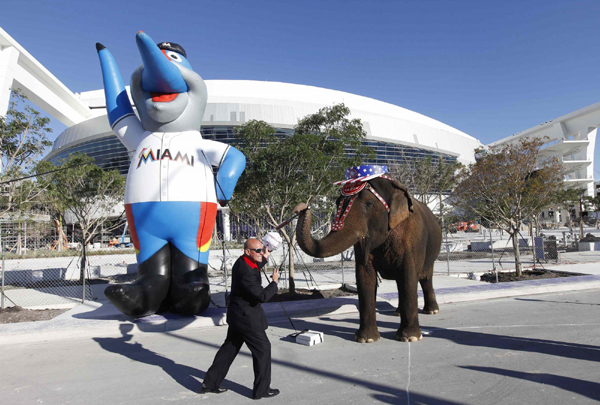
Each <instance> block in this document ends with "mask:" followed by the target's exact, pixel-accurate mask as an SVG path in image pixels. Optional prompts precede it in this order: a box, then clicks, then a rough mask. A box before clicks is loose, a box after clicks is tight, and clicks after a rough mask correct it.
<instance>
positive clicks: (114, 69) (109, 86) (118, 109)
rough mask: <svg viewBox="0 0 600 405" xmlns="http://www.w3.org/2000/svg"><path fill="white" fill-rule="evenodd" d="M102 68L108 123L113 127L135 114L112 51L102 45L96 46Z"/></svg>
mask: <svg viewBox="0 0 600 405" xmlns="http://www.w3.org/2000/svg"><path fill="white" fill-rule="evenodd" d="M96 50H97V51H98V57H99V58H100V68H101V69H102V80H103V82H104V96H105V98H106V111H107V113H108V122H109V124H110V126H111V127H112V126H113V125H114V123H115V122H117V121H118V120H119V119H121V118H122V117H125V116H127V115H131V114H133V108H132V107H131V102H130V101H129V96H127V91H126V90H125V85H124V84H123V78H122V77H121V72H119V67H118V66H117V62H116V61H115V58H114V57H113V56H112V54H111V53H110V51H109V50H108V49H106V48H105V47H104V45H102V44H101V43H97V44H96Z"/></svg>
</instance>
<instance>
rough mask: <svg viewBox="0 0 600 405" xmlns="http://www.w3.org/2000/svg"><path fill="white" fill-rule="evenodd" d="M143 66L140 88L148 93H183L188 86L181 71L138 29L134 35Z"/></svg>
mask: <svg viewBox="0 0 600 405" xmlns="http://www.w3.org/2000/svg"><path fill="white" fill-rule="evenodd" d="M135 42H136V43H137V46H138V49H139V51H140V55H141V56H142V61H143V63H144V68H143V70H142V89H144V91H147V92H150V93H165V94H173V93H185V92H186V91H188V86H187V83H186V82H185V80H184V79H183V76H181V72H180V71H179V69H178V68H177V66H175V65H174V64H173V62H171V61H169V59H167V57H166V56H165V54H163V52H162V51H161V50H160V49H159V48H158V46H156V44H155V43H154V41H153V40H152V38H150V36H149V35H148V34H146V33H145V32H142V31H139V32H138V33H137V34H136V36H135Z"/></svg>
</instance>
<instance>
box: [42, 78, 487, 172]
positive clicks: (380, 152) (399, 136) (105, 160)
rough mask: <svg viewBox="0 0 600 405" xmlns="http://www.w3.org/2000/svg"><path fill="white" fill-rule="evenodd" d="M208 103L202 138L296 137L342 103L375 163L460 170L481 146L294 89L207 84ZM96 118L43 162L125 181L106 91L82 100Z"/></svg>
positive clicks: (336, 96) (411, 117) (332, 96)
mask: <svg viewBox="0 0 600 405" xmlns="http://www.w3.org/2000/svg"><path fill="white" fill-rule="evenodd" d="M206 85H207V88H208V95H209V96H208V103H207V107H206V111H205V113H204V119H203V123H202V128H201V132H202V135H203V137H204V138H207V139H212V140H216V141H220V142H225V143H232V142H234V141H235V139H236V138H235V134H236V129H237V128H239V127H240V126H241V125H243V124H244V123H245V122H247V121H250V120H262V121H265V122H267V123H269V124H270V125H272V126H273V127H274V128H276V131H277V133H279V134H281V135H285V134H291V133H293V130H294V126H295V125H296V124H297V123H298V120H300V119H301V118H303V117H304V116H306V115H308V114H313V113H316V112H317V111H318V110H319V109H320V108H323V107H326V106H332V105H334V104H338V103H344V104H345V105H346V106H347V107H349V108H350V110H351V117H352V118H359V119H361V121H362V123H363V126H364V128H365V131H366V133H367V140H366V141H365V144H367V145H369V146H370V147H372V148H373V149H374V150H375V152H376V157H375V161H372V162H369V163H378V164H388V163H391V162H400V161H403V160H407V159H408V160H411V159H422V158H425V157H428V156H431V157H432V158H433V159H438V158H439V157H441V158H443V159H444V160H447V161H454V160H459V161H460V162H462V163H469V162H472V161H473V150H474V149H475V148H476V147H478V146H481V143H480V142H479V141H478V140H477V139H475V138H473V137H471V136H469V135H467V134H465V133H463V132H460V131H458V130H456V129H454V128H452V127H450V126H448V125H446V124H443V123H441V122H439V121H436V120H434V119H431V118H428V117H426V116H424V115H421V114H418V113H415V112H413V111H410V110H407V109H405V108H402V107H398V106H395V105H392V104H388V103H384V102H381V101H377V100H373V99H370V98H367V97H361V96H357V95H354V94H350V93H345V92H341V91H334V90H328V89H323V88H318V87H312V86H303V85H296V84H289V83H276V82H262V81H260V82H259V81H245V80H206ZM77 96H78V98H79V100H80V101H81V102H82V103H84V104H85V105H87V106H88V107H89V109H90V110H91V111H92V112H93V116H91V117H89V118H87V119H85V120H82V121H81V122H79V123H77V124H75V125H72V126H70V127H69V128H67V129H66V130H65V131H64V132H63V133H62V134H60V136H59V137H58V138H57V139H56V141H55V142H54V146H53V148H52V151H51V152H50V154H49V155H48V156H47V157H46V159H48V160H50V161H52V162H55V163H58V162H59V161H60V160H62V159H64V158H66V157H68V156H69V155H70V154H72V153H73V152H82V153H86V154H88V155H89V156H92V157H93V158H94V159H95V160H96V163H97V164H98V165H99V166H102V167H104V168H110V169H113V168H114V169H118V170H120V171H121V173H123V174H125V173H126V172H127V170H128V168H129V153H128V151H127V150H126V149H125V147H124V146H123V145H122V144H121V142H120V141H119V140H118V139H117V137H116V136H115V135H114V134H113V132H112V130H111V129H110V127H109V125H108V119H107V117H106V109H105V101H104V91H103V90H95V91H89V92H85V93H81V94H78V95H77Z"/></svg>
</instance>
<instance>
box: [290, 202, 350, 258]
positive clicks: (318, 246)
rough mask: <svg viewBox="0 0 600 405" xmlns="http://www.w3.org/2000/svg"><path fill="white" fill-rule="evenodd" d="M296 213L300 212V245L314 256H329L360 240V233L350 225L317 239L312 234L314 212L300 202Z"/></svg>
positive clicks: (297, 228) (298, 232) (298, 234)
mask: <svg viewBox="0 0 600 405" xmlns="http://www.w3.org/2000/svg"><path fill="white" fill-rule="evenodd" d="M294 213H298V226H297V227H296V237H297V238H298V245H299V246H300V248H301V249H302V250H303V251H304V253H306V254H308V255H310V256H313V257H329V256H333V255H337V254H339V253H342V252H344V251H345V250H347V249H348V248H350V247H352V246H353V245H354V244H355V243H356V242H358V241H359V239H360V235H358V233H356V232H354V231H351V230H350V227H346V228H345V229H341V230H339V231H334V232H330V233H329V235H327V236H326V237H325V238H323V239H321V240H316V239H314V238H313V237H312V235H311V234H310V224H311V222H312V214H311V213H310V209H308V207H307V205H306V204H298V205H297V206H296V207H295V208H294Z"/></svg>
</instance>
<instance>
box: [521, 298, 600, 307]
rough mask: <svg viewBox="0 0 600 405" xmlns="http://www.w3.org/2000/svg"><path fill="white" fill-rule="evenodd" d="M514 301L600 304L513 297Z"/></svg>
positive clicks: (582, 303) (583, 303)
mask: <svg viewBox="0 0 600 405" xmlns="http://www.w3.org/2000/svg"><path fill="white" fill-rule="evenodd" d="M514 300H515V301H528V302H554V303H557V304H577V305H590V306H600V304H592V303H589V302H573V301H552V300H536V299H532V298H514Z"/></svg>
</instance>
